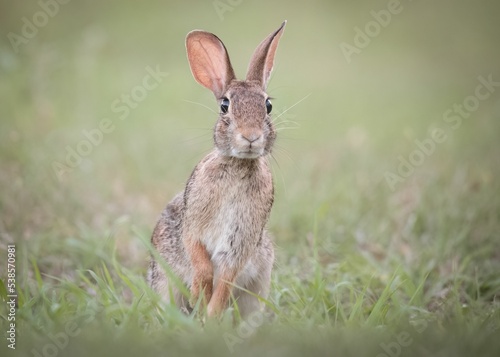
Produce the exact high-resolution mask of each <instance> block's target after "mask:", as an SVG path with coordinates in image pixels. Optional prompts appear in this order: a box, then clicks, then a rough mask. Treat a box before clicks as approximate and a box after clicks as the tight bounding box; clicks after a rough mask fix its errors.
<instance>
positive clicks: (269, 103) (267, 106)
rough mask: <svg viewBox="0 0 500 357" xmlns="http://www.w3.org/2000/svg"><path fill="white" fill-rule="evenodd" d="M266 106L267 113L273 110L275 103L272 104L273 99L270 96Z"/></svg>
mask: <svg viewBox="0 0 500 357" xmlns="http://www.w3.org/2000/svg"><path fill="white" fill-rule="evenodd" d="M266 108H267V114H269V113H271V111H272V110H273V105H272V104H271V100H270V99H269V98H268V99H266Z"/></svg>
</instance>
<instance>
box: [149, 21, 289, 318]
mask: <svg viewBox="0 0 500 357" xmlns="http://www.w3.org/2000/svg"><path fill="white" fill-rule="evenodd" d="M284 25H285V23H283V25H282V26H281V27H280V28H279V29H278V30H277V31H275V32H273V33H272V34H271V35H269V36H268V37H267V38H266V39H265V40H264V41H263V42H262V43H261V44H260V45H259V47H257V50H256V51H255V53H254V55H253V57H252V60H251V63H250V67H249V70H248V74H247V80H246V81H238V80H236V78H235V77H234V71H233V69H232V66H231V63H230V60H229V56H228V55H227V52H226V49H225V47H224V45H223V44H222V42H221V41H220V40H219V39H218V38H217V37H216V36H215V35H213V34H210V33H207V32H204V31H193V32H191V33H189V34H188V37H187V40H186V47H187V51H188V59H189V63H190V66H191V70H192V72H193V76H194V77H195V79H196V80H197V81H198V82H199V83H200V84H202V85H203V86H205V87H207V88H209V89H211V90H212V91H213V93H214V95H215V96H216V98H217V99H218V100H221V99H222V98H227V99H228V101H229V107H228V110H227V113H222V112H221V114H220V117H219V120H218V121H217V123H216V125H215V128H214V142H215V148H214V150H213V151H212V152H211V153H210V154H208V155H207V156H206V157H205V158H204V159H203V160H202V161H201V162H200V163H199V164H198V165H197V166H196V167H195V169H194V170H193V173H192V174H191V177H190V178H189V180H188V182H187V184H186V188H185V190H184V191H183V192H181V193H179V194H178V195H177V196H175V198H174V199H173V200H172V201H171V202H170V203H169V204H168V205H167V207H166V208H165V210H164V211H163V213H162V216H161V218H160V220H159V221H158V224H157V225H156V228H155V230H154V232H153V236H152V244H153V246H154V247H155V249H157V250H158V252H159V254H160V256H161V257H162V258H163V259H165V261H166V263H167V265H168V267H169V268H170V270H171V273H172V274H174V275H175V276H176V277H177V278H178V279H180V281H182V282H183V283H184V284H186V285H187V286H188V287H189V289H190V293H191V297H190V299H189V302H188V301H187V299H186V298H185V297H184V296H182V294H181V293H180V291H179V289H178V288H177V286H175V284H172V281H171V279H169V277H168V274H165V272H164V271H163V269H162V268H161V265H160V264H158V262H156V261H155V260H154V259H152V260H151V265H150V269H149V273H148V277H149V282H150V284H151V286H152V287H153V289H155V290H156V291H158V292H159V293H160V294H162V295H163V296H164V297H165V298H167V299H173V301H174V303H175V304H176V305H177V306H178V307H179V308H181V309H183V310H187V311H189V310H190V309H191V308H192V306H193V305H194V304H195V303H196V302H197V301H198V299H199V298H200V295H202V294H203V297H204V300H203V301H205V303H207V304H208V305H207V311H208V315H209V316H214V315H219V314H220V313H221V312H223V311H224V309H225V308H226V307H227V306H228V303H229V300H230V296H231V294H233V295H234V297H235V299H236V301H237V303H238V307H239V310H240V312H241V313H242V315H243V316H247V315H248V314H249V313H250V312H252V311H255V310H257V309H259V308H260V304H259V301H258V299H257V298H256V297H255V296H253V295H252V294H249V293H247V292H245V291H243V290H241V289H234V288H233V287H234V286H235V285H236V286H239V287H242V288H243V289H245V290H248V291H250V292H252V293H253V294H257V295H260V296H262V297H264V298H265V297H267V294H268V293H269V285H270V279H271V270H272V266H273V262H274V249H273V245H272V242H271V239H270V237H269V235H268V233H267V232H266V230H265V225H266V223H267V221H268V219H269V214H270V212H271V207H272V204H273V200H274V189H273V180H272V176H271V171H270V167H269V163H268V161H267V159H266V156H267V155H268V154H269V153H270V152H271V150H272V147H273V143H274V141H275V139H276V132H275V130H274V127H273V125H272V122H271V120H270V116H269V115H268V113H267V110H266V101H267V99H268V98H267V95H266V93H265V88H266V86H267V81H268V79H269V76H270V73H271V70H272V65H273V61H274V56H275V51H276V48H277V45H278V41H279V38H280V37H281V34H282V32H283V28H284Z"/></svg>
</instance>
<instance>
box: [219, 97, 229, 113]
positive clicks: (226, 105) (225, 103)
mask: <svg viewBox="0 0 500 357" xmlns="http://www.w3.org/2000/svg"><path fill="white" fill-rule="evenodd" d="M228 109H229V99H227V98H222V101H221V103H220V110H221V112H222V113H224V114H226V113H227V111H228Z"/></svg>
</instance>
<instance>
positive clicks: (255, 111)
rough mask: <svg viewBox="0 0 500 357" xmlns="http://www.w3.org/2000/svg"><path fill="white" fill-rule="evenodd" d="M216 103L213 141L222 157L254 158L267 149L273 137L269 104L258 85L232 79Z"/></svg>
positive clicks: (270, 147) (265, 153) (266, 151)
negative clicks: (218, 114)
mask: <svg viewBox="0 0 500 357" xmlns="http://www.w3.org/2000/svg"><path fill="white" fill-rule="evenodd" d="M219 104H220V117H219V120H218V121H217V124H216V126H215V133H214V140H215V145H216V147H217V148H218V149H219V150H220V152H221V153H222V154H223V155H224V156H231V157H237V158H240V159H256V158H258V157H261V156H264V155H267V154H268V153H270V152H271V149H272V146H273V144H274V141H275V139H276V131H275V129H274V127H273V124H272V122H271V117H270V113H271V110H272V105H271V101H270V100H269V97H268V96H267V94H266V93H265V92H264V91H263V90H262V88H261V86H260V85H258V84H253V83H251V82H245V81H234V82H233V83H231V85H230V86H229V88H228V90H227V91H226V93H225V94H224V96H223V98H222V99H221V100H220V102H219Z"/></svg>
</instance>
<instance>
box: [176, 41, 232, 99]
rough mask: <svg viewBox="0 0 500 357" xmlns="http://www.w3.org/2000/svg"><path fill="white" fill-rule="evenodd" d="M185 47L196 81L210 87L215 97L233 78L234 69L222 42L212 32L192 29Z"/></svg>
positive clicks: (219, 95)
mask: <svg viewBox="0 0 500 357" xmlns="http://www.w3.org/2000/svg"><path fill="white" fill-rule="evenodd" d="M186 48H187V54H188V60H189V64H190V67H191V72H192V73H193V76H194V78H195V79H196V81H197V82H198V83H200V84H201V85H203V86H204V87H206V88H208V89H210V90H211V91H212V92H213V93H214V94H215V96H216V97H217V98H219V97H221V96H222V94H223V93H224V90H225V88H226V86H227V85H228V84H229V82H230V81H231V80H232V79H234V71H233V69H232V67H231V62H230V61H229V56H228V54H227V51H226V48H225V47H224V44H223V43H222V42H221V41H220V40H219V38H218V37H217V36H215V35H214V34H211V33H208V32H204V31H193V32H191V33H189V34H188V37H187V39H186Z"/></svg>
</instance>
